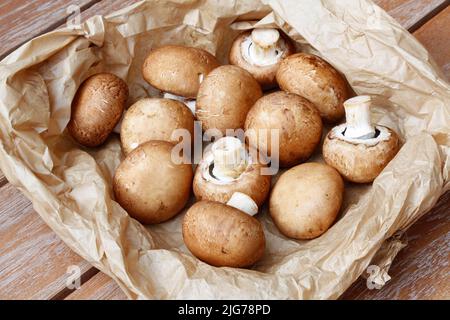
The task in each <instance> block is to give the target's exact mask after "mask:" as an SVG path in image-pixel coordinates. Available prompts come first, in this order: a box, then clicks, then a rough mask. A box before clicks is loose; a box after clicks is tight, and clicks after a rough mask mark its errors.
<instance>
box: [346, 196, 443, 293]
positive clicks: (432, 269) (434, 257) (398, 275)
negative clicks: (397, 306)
mask: <svg viewBox="0 0 450 320" xmlns="http://www.w3.org/2000/svg"><path fill="white" fill-rule="evenodd" d="M449 204H450V192H447V193H446V194H445V195H444V196H443V197H441V199H440V200H439V202H438V203H437V205H436V206H435V207H434V208H433V210H432V212H430V213H429V214H427V215H425V216H424V217H423V218H422V219H420V220H419V221H418V222H416V223H415V224H414V225H412V226H411V228H410V229H409V230H408V231H407V232H406V234H407V238H408V245H407V246H406V247H405V248H404V249H403V250H402V251H400V253H399V254H398V256H397V257H396V258H395V260H394V262H393V264H392V267H391V270H390V271H389V275H390V276H391V277H392V279H391V280H390V281H389V282H388V283H387V284H386V285H385V286H384V287H383V288H382V289H381V290H375V289H374V290H369V289H367V287H366V280H365V279H362V278H361V279H359V280H358V281H357V282H355V283H354V284H353V285H352V286H351V287H350V288H349V289H348V290H347V292H346V293H345V294H344V295H343V296H342V299H364V300H369V299H383V300H385V299H386V300H388V299H450V264H449V262H450V206H449Z"/></svg>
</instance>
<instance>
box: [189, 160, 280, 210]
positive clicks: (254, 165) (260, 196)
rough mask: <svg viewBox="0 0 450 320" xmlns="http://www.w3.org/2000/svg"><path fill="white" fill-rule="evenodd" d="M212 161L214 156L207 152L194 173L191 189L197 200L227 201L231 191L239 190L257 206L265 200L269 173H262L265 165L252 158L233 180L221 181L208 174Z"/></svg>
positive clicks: (267, 191) (269, 179) (268, 185)
mask: <svg viewBox="0 0 450 320" xmlns="http://www.w3.org/2000/svg"><path fill="white" fill-rule="evenodd" d="M213 163H214V157H213V155H212V154H211V153H207V154H206V155H205V157H204V158H203V159H202V160H201V161H200V163H199V165H198V166H197V169H196V171H195V175H194V183H193V190H194V194H195V197H196V198H197V200H199V201H200V200H210V201H217V202H221V203H227V202H228V201H229V200H230V198H231V196H232V195H233V193H235V192H241V193H244V194H246V195H248V196H249V197H250V198H252V200H253V201H255V203H256V205H257V206H258V207H261V205H262V204H263V203H264V201H265V200H266V198H267V196H268V194H269V191H270V182H271V176H270V175H262V174H261V169H262V168H264V167H265V165H263V164H261V163H259V162H258V161H256V160H254V159H251V158H250V159H249V163H248V165H247V167H246V169H245V170H244V172H243V173H242V174H241V175H240V176H239V177H238V178H237V179H235V180H234V181H230V182H222V181H219V180H217V179H215V178H214V177H213V176H211V175H210V174H206V175H205V174H204V173H209V172H210V166H211V165H213Z"/></svg>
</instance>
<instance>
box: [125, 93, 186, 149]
mask: <svg viewBox="0 0 450 320" xmlns="http://www.w3.org/2000/svg"><path fill="white" fill-rule="evenodd" d="M177 129H184V130H187V131H188V132H189V135H190V137H191V138H192V139H193V137H194V116H193V115H192V112H191V111H190V110H189V108H188V107H186V105H184V104H183V103H181V102H179V101H175V100H171V99H159V98H146V99H142V100H139V101H138V102H136V103H135V104H134V105H132V106H131V107H130V108H129V109H128V110H127V111H126V112H125V116H124V119H123V121H122V128H121V134H120V139H121V141H122V148H123V151H124V153H125V154H128V153H130V152H131V151H132V150H134V149H135V148H136V147H138V146H139V145H140V144H142V143H144V142H147V141H150V140H163V141H169V142H172V143H175V144H176V143H178V139H176V137H174V136H173V133H174V132H175V130H177Z"/></svg>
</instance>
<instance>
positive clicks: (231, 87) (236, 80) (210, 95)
mask: <svg viewBox="0 0 450 320" xmlns="http://www.w3.org/2000/svg"><path fill="white" fill-rule="evenodd" d="M261 96H262V90H261V87H260V85H259V83H258V82H257V81H256V80H255V78H253V77H252V75H251V74H250V73H248V72H247V71H245V70H244V69H241V68H239V67H236V66H232V65H226V66H221V67H218V68H216V69H215V70H213V71H212V72H211V73H210V74H209V75H207V76H206V78H205V80H203V82H202V84H201V85H200V89H199V91H198V96H197V106H196V113H195V114H196V116H197V119H198V120H199V121H201V122H202V126H203V129H204V130H205V131H206V130H208V129H217V130H220V131H221V132H222V134H226V130H227V129H232V130H235V129H240V128H243V127H244V122H245V118H246V116H247V112H248V111H249V110H250V108H251V107H252V106H253V104H254V103H255V102H256V100H258V99H259V98H260V97H261Z"/></svg>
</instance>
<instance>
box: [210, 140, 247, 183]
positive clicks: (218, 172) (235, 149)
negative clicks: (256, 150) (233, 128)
mask: <svg viewBox="0 0 450 320" xmlns="http://www.w3.org/2000/svg"><path fill="white" fill-rule="evenodd" d="M212 153H213V156H214V168H213V170H212V173H213V175H214V176H215V177H216V178H217V179H219V180H222V181H232V180H234V179H236V178H238V177H239V176H240V175H241V174H242V172H244V170H245V168H246V166H247V161H246V160H247V159H246V153H245V148H244V146H243V144H242V142H241V140H239V139H237V138H234V137H224V138H221V139H219V140H217V141H216V142H215V143H214V144H213V146H212Z"/></svg>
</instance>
